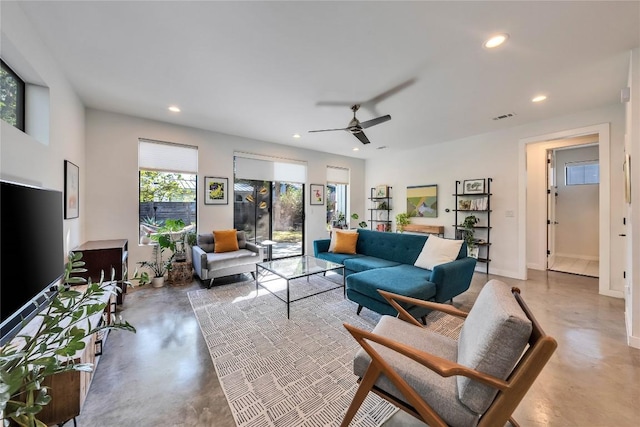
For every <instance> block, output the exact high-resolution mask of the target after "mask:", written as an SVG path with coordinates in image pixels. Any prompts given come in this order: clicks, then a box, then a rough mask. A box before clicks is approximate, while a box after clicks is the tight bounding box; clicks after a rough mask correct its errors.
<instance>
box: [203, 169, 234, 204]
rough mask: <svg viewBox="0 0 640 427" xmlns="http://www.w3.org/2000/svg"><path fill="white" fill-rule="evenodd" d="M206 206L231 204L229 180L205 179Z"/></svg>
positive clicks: (207, 177) (211, 177)
mask: <svg viewBox="0 0 640 427" xmlns="http://www.w3.org/2000/svg"><path fill="white" fill-rule="evenodd" d="M204 204H205V205H227V204H229V178H218V177H213V176H205V177H204Z"/></svg>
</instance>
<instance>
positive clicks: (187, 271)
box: [169, 261, 193, 286]
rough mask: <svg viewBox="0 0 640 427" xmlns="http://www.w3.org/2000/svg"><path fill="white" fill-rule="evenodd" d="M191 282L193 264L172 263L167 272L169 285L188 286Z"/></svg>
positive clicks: (185, 262)
mask: <svg viewBox="0 0 640 427" xmlns="http://www.w3.org/2000/svg"><path fill="white" fill-rule="evenodd" d="M192 281H193V264H192V263H191V262H189V261H181V262H172V263H171V271H169V284H171V285H174V286H184V285H188V284H189V283H191V282H192Z"/></svg>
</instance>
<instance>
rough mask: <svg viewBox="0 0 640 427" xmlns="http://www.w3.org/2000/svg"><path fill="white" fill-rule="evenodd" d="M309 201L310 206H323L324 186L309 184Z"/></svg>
mask: <svg viewBox="0 0 640 427" xmlns="http://www.w3.org/2000/svg"><path fill="white" fill-rule="evenodd" d="M310 197H311V201H310V203H311V204H312V205H324V185H322V184H311V195H310Z"/></svg>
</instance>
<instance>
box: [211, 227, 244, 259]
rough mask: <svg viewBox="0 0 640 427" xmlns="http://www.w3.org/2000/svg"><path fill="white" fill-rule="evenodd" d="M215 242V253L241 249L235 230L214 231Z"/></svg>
mask: <svg viewBox="0 0 640 427" xmlns="http://www.w3.org/2000/svg"><path fill="white" fill-rule="evenodd" d="M213 240H214V243H215V249H214V252H216V253H220V252H232V251H237V250H238V249H240V248H239V247H238V236H237V232H236V229H235V228H234V229H233V230H213Z"/></svg>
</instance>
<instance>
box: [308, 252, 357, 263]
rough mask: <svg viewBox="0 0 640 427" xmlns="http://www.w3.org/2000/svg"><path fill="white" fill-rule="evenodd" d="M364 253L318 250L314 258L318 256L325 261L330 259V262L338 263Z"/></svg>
mask: <svg viewBox="0 0 640 427" xmlns="http://www.w3.org/2000/svg"><path fill="white" fill-rule="evenodd" d="M362 256H364V255H360V254H337V253H333V252H320V253H318V255H316V258H320V259H324V260H326V261H331V262H335V263H338V264H343V265H344V262H345V261H346V260H347V259H351V258H359V257H362Z"/></svg>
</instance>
